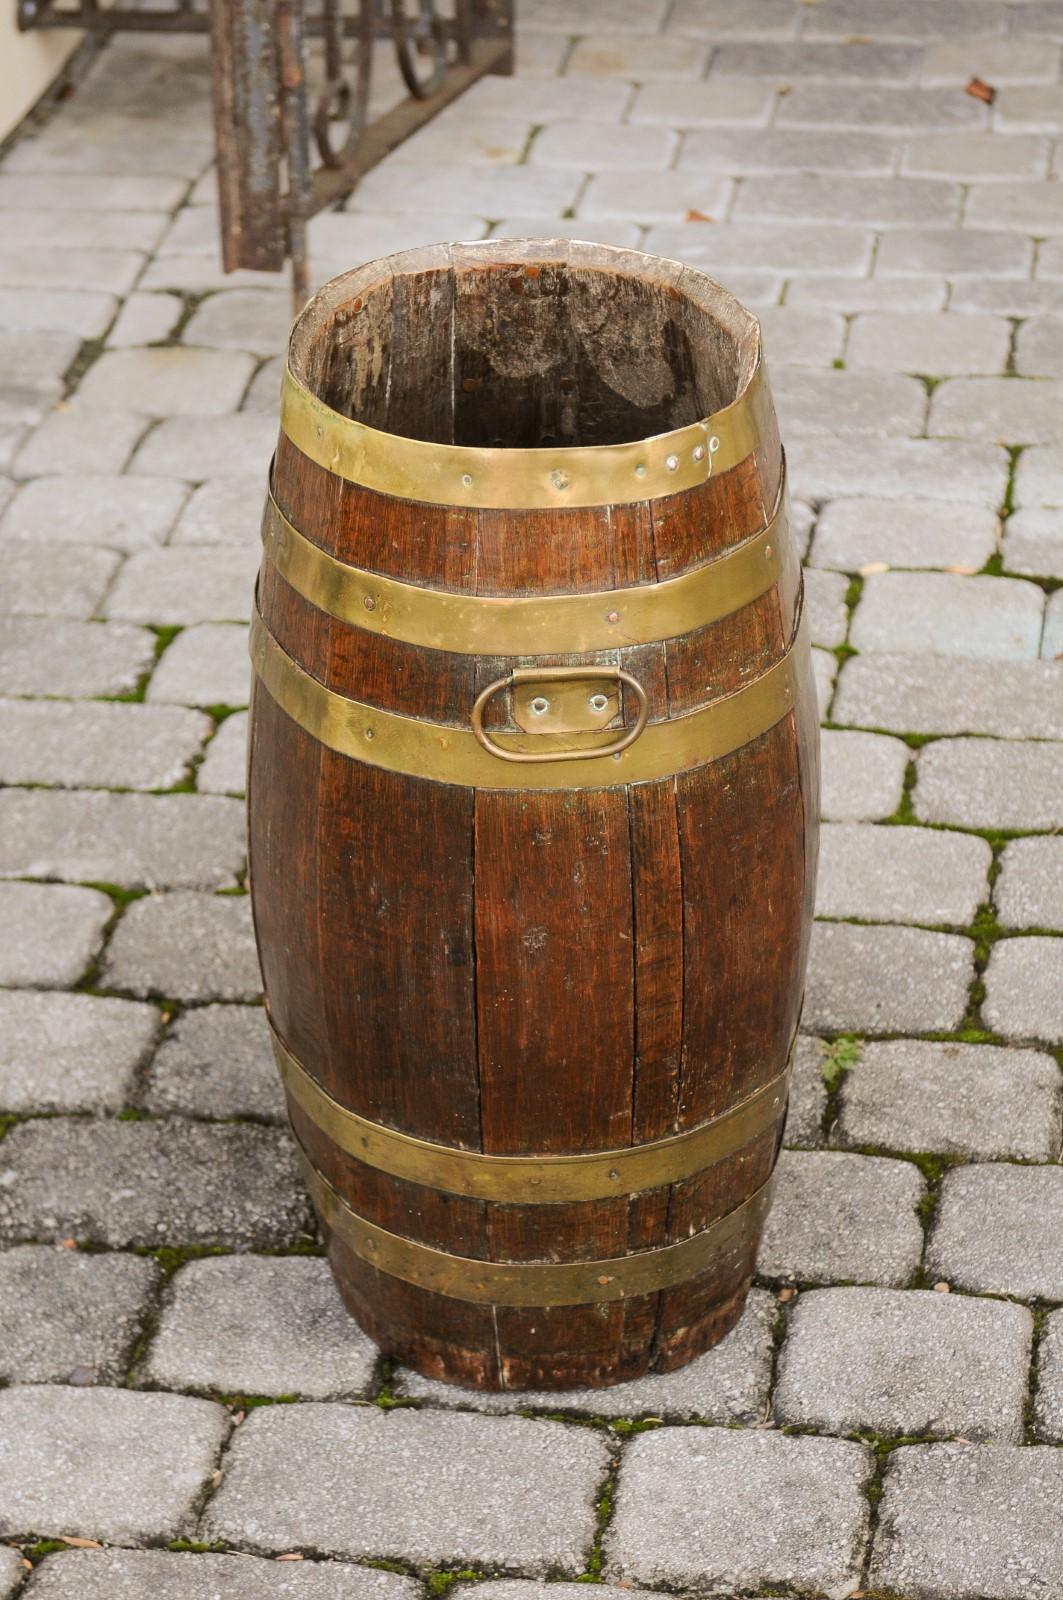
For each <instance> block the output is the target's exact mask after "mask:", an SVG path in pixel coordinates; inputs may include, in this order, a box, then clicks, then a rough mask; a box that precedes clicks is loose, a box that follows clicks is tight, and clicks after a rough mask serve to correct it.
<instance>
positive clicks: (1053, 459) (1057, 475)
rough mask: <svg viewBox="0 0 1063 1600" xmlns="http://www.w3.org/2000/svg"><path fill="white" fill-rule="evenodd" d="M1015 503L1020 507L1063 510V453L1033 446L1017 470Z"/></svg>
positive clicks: (1024, 452) (1048, 447)
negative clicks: (1048, 507)
mask: <svg viewBox="0 0 1063 1600" xmlns="http://www.w3.org/2000/svg"><path fill="white" fill-rule="evenodd" d="M1015 501H1016V504H1017V505H1019V506H1063V450H1060V449H1053V448H1051V447H1050V446H1032V447H1031V448H1030V449H1029V450H1024V451H1023V453H1022V455H1021V456H1020V457H1019V463H1018V466H1017V467H1016V469H1015Z"/></svg>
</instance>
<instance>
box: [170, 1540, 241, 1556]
mask: <svg viewBox="0 0 1063 1600" xmlns="http://www.w3.org/2000/svg"><path fill="white" fill-rule="evenodd" d="M163 1549H164V1550H170V1551H173V1552H174V1553H175V1554H178V1555H180V1554H190V1555H197V1556H209V1555H219V1556H221V1555H226V1554H227V1553H228V1549H229V1546H228V1545H227V1544H219V1543H217V1542H215V1543H214V1544H204V1543H203V1542H202V1541H201V1540H199V1539H171V1540H170V1542H169V1544H167V1545H164V1546H163Z"/></svg>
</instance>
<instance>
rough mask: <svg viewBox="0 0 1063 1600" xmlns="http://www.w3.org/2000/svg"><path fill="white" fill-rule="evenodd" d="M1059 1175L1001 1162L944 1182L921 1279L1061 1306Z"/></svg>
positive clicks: (961, 1171)
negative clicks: (927, 1276) (927, 1277)
mask: <svg viewBox="0 0 1063 1600" xmlns="http://www.w3.org/2000/svg"><path fill="white" fill-rule="evenodd" d="M1061 1205H1063V1169H1061V1168H1060V1167H1058V1166H1045V1167H1019V1166H1009V1165H1008V1164H1007V1163H1005V1162H997V1161H993V1162H988V1163H986V1164H985V1165H982V1166H970V1167H958V1168H957V1169H956V1170H955V1171H953V1172H949V1173H947V1174H946V1176H945V1179H944V1182H943V1184H942V1188H941V1200H940V1203H939V1206H938V1212H937V1218H936V1221H935V1223H934V1227H933V1230H932V1232H931V1235H930V1242H929V1245H928V1246H927V1271H928V1272H929V1273H931V1274H932V1275H933V1276H934V1277H936V1278H941V1279H945V1280H947V1281H948V1282H950V1283H952V1284H954V1285H955V1286H956V1287H957V1288H960V1289H968V1290H970V1291H972V1292H973V1293H975V1294H1007V1295H1018V1296H1019V1297H1021V1298H1022V1299H1034V1298H1038V1297H1040V1298H1043V1299H1046V1300H1063V1233H1061V1231H1060V1229H1059V1226H1058V1219H1059V1208H1060V1206H1061Z"/></svg>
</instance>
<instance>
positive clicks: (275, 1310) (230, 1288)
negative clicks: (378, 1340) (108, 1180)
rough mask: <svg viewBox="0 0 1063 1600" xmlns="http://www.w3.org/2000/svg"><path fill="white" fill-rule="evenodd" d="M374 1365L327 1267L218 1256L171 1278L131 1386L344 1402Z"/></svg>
mask: <svg viewBox="0 0 1063 1600" xmlns="http://www.w3.org/2000/svg"><path fill="white" fill-rule="evenodd" d="M0 1260H2V1258H0ZM376 1361H377V1350H376V1346H375V1345H374V1344H372V1343H371V1342H370V1341H369V1340H368V1339H367V1338H366V1336H365V1334H364V1333H362V1332H361V1330H360V1329H359V1327H358V1324H357V1323H356V1322H355V1321H354V1319H353V1317H351V1316H349V1315H348V1313H347V1311H346V1309H345V1307H344V1305H343V1302H342V1300H341V1299H340V1297H339V1294H338V1292H337V1290H336V1287H335V1285H334V1284H333V1281H332V1275H331V1273H330V1271H329V1266H328V1262H327V1261H325V1260H323V1259H319V1258H314V1257H309V1256H292V1257H290V1258H288V1259H285V1258H284V1257H282V1256H220V1257H218V1258H216V1259H214V1260H206V1261H192V1262H190V1263H189V1264H188V1266H186V1267H184V1268H183V1269H182V1270H181V1271H180V1272H179V1273H178V1274H177V1276H176V1277H175V1278H174V1280H173V1282H172V1284H171V1285H170V1289H169V1293H168V1295H167V1300H166V1304H165V1305H164V1307H163V1310H162V1313H161V1315H160V1319H159V1327H158V1332H157V1333H156V1335H155V1337H154V1339H153V1340H152V1343H151V1346H150V1348H149V1350H148V1352H147V1355H146V1357H145V1359H144V1361H143V1363H142V1364H141V1366H140V1367H139V1368H138V1372H137V1381H138V1382H139V1383H141V1384H150V1385H151V1386H152V1387H153V1388H161V1389H185V1390H196V1391H199V1392H204V1391H205V1392H208V1393H210V1392H216V1393H219V1394H254V1395H299V1396H300V1397H302V1398H305V1399H310V1400H344V1399H352V1398H357V1397H358V1396H360V1395H363V1394H364V1393H365V1392H366V1389H367V1388H368V1386H369V1384H370V1383H371V1381H372V1379H373V1374H374V1371H375V1368H376Z"/></svg>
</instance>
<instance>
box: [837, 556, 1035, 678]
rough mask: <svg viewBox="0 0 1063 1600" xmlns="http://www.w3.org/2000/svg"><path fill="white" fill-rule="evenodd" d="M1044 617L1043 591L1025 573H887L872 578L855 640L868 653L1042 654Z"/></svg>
mask: <svg viewBox="0 0 1063 1600" xmlns="http://www.w3.org/2000/svg"><path fill="white" fill-rule="evenodd" d="M1043 615H1044V594H1043V592H1042V591H1041V590H1040V589H1039V588H1038V587H1037V585H1036V584H1034V583H1028V582H1026V581H1025V580H1024V579H1021V578H971V577H961V576H958V575H955V574H953V573H947V572H919V573H916V572H886V573H879V574H875V575H874V576H872V577H869V578H868V579H867V581H866V583H865V585H864V591H863V595H862V596H861V599H860V604H859V606H858V607H857V610H856V615H855V617H854V618H853V622H852V626H851V628H850V633H849V638H850V643H851V644H852V645H853V646H854V647H855V648H856V649H857V650H859V651H864V652H866V651H874V650H884V651H888V652H889V653H891V654H898V655H919V654H922V653H923V652H924V651H926V652H929V653H930V654H931V655H963V656H967V655H977V656H981V657H983V658H984V657H989V658H991V659H993V660H1002V661H1022V660H1035V659H1036V657H1037V653H1038V649H1039V648H1040V644H1041V627H1042V620H1043Z"/></svg>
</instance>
